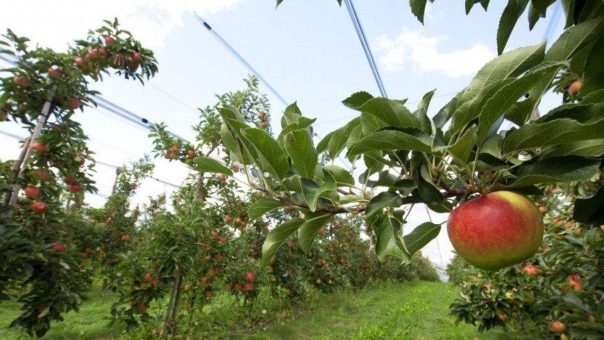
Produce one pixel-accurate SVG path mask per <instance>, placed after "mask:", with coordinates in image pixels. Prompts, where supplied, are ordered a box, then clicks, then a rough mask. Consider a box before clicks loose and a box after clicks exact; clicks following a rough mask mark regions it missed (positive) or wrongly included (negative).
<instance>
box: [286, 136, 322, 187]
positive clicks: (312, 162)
mask: <svg viewBox="0 0 604 340" xmlns="http://www.w3.org/2000/svg"><path fill="white" fill-rule="evenodd" d="M285 150H286V151H287V154H288V155H289V157H290V158H291V160H292V162H293V165H294V168H295V169H296V171H298V173H299V174H300V175H301V176H302V177H305V178H313V177H314V174H315V167H316V166H317V161H318V155H317V151H316V150H315V148H314V146H313V143H312V138H311V136H310V133H309V132H308V131H307V130H295V131H292V132H290V133H288V134H287V135H285Z"/></svg>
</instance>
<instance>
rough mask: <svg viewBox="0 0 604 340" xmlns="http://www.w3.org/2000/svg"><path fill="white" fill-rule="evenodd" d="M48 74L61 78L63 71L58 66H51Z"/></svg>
mask: <svg viewBox="0 0 604 340" xmlns="http://www.w3.org/2000/svg"><path fill="white" fill-rule="evenodd" d="M48 76H49V77H51V78H61V77H62V76H63V72H62V71H61V69H59V68H58V67H54V66H51V67H49V68H48Z"/></svg>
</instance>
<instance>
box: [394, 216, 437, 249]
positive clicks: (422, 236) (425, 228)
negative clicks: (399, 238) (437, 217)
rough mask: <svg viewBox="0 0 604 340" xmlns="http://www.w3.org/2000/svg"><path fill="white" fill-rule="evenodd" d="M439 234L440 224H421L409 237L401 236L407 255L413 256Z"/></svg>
mask: <svg viewBox="0 0 604 340" xmlns="http://www.w3.org/2000/svg"><path fill="white" fill-rule="evenodd" d="M439 233H440V224H435V223H431V222H426V223H422V224H420V225H419V226H417V227H416V228H415V229H413V231H412V232H411V233H410V234H409V235H405V236H403V240H404V241H405V246H406V247H407V251H408V252H409V254H411V255H413V254H414V253H415V252H417V251H418V250H420V249H422V248H423V247H424V246H426V244H428V243H430V241H432V240H433V239H434V238H436V237H437V236H438V234H439Z"/></svg>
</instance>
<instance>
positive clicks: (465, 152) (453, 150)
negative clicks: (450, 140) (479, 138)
mask: <svg viewBox="0 0 604 340" xmlns="http://www.w3.org/2000/svg"><path fill="white" fill-rule="evenodd" d="M475 144H476V126H474V125H472V126H471V127H470V128H469V129H468V130H466V132H464V134H463V135H462V136H461V137H460V138H459V139H458V140H457V141H456V142H455V143H454V144H452V145H450V146H449V147H448V150H449V153H450V154H451V156H453V157H455V159H456V160H457V161H458V162H461V163H466V162H467V160H468V158H469V157H470V154H471V153H472V149H473V148H474V145H475Z"/></svg>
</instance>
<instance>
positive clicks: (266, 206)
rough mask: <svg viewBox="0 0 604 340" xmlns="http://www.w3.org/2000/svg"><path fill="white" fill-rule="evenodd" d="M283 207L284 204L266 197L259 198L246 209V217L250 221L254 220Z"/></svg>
mask: <svg viewBox="0 0 604 340" xmlns="http://www.w3.org/2000/svg"><path fill="white" fill-rule="evenodd" d="M283 205H284V203H283V202H281V201H279V200H275V199H272V198H268V197H264V198H260V199H258V200H256V201H254V202H252V203H251V204H250V206H249V207H248V209H247V215H248V217H249V219H250V220H255V219H257V218H258V217H260V216H262V215H264V214H266V213H267V212H269V211H271V210H273V209H276V208H279V207H282V206H283Z"/></svg>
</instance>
